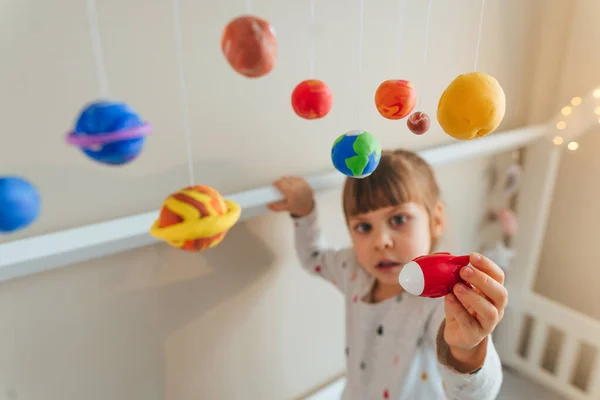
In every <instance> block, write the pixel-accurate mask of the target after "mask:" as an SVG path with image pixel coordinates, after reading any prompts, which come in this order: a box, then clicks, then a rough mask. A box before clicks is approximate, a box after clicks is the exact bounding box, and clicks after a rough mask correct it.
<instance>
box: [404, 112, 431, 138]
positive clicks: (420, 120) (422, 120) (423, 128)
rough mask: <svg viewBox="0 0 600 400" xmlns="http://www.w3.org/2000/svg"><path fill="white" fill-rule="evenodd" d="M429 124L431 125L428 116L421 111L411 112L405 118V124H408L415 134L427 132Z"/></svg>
mask: <svg viewBox="0 0 600 400" xmlns="http://www.w3.org/2000/svg"><path fill="white" fill-rule="evenodd" d="M429 125H431V120H430V119H429V116H428V115H427V114H425V113H423V112H421V111H417V112H416V113H412V114H411V116H410V117H408V119H407V120H406V126H408V129H410V131H411V132H412V133H414V134H415V135H422V134H424V133H425V132H427V131H428V130H429Z"/></svg>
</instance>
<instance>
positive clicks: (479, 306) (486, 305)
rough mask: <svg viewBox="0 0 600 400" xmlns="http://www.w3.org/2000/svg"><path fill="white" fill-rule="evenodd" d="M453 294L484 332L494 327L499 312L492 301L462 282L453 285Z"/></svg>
mask: <svg viewBox="0 0 600 400" xmlns="http://www.w3.org/2000/svg"><path fill="white" fill-rule="evenodd" d="M454 294H456V297H457V298H458V300H459V301H460V302H461V303H462V305H463V306H464V307H465V308H466V309H467V311H468V312H469V314H471V315H472V316H473V318H475V319H476V320H477V321H479V324H480V325H481V327H482V328H483V329H484V330H485V331H486V332H491V331H492V330H493V329H494V327H495V326H496V324H497V323H498V320H499V312H498V309H497V308H496V307H495V306H494V305H493V304H492V303H490V302H489V301H488V300H487V299H486V298H485V297H483V296H482V295H480V294H477V293H476V292H475V291H474V290H473V289H471V288H469V287H467V286H466V285H463V284H462V283H458V284H456V285H454Z"/></svg>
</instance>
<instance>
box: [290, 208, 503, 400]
mask: <svg viewBox="0 0 600 400" xmlns="http://www.w3.org/2000/svg"><path fill="white" fill-rule="evenodd" d="M317 219H318V218H317V211H316V210H315V211H313V212H312V213H311V214H309V215H308V216H305V217H302V218H294V224H295V246H296V251H297V253H298V257H299V259H300V261H301V263H302V265H303V266H304V267H305V268H306V269H307V270H309V271H310V272H311V273H313V274H315V275H317V276H320V277H322V278H324V279H326V280H328V281H330V282H331V283H332V284H333V285H334V286H335V287H337V288H338V289H339V290H340V291H341V292H342V293H343V294H344V296H345V305H346V346H345V352H346V369H347V371H346V387H345V389H344V394H343V397H342V399H343V400H378V399H384V400H385V399H393V400H400V399H401V400H437V399H441V400H443V399H448V400H455V399H456V400H471V399H472V400H488V399H489V400H492V399H495V398H496V396H497V395H498V392H499V390H500V386H501V383H502V368H501V364H500V359H499V357H498V353H497V352H496V349H495V347H494V344H493V342H492V338H491V336H490V337H489V339H488V346H487V355H486V359H485V363H484V365H483V367H482V368H480V369H478V370H475V371H472V372H470V373H466V374H463V373H459V372H458V371H456V370H455V369H454V368H453V367H451V366H449V365H448V364H447V362H446V360H447V355H448V347H447V345H446V344H445V342H444V339H443V334H442V332H443V329H442V328H443V323H444V305H443V299H428V298H421V297H416V296H412V295H410V294H408V293H403V294H401V295H399V296H397V297H396V298H392V299H388V300H386V301H383V302H380V303H370V302H368V296H369V293H370V292H371V290H370V289H371V288H372V285H373V284H374V279H373V278H372V277H371V276H370V275H368V274H367V273H366V272H365V271H364V270H363V269H362V268H361V267H360V265H359V264H358V262H357V261H356V259H355V257H354V252H353V250H352V249H351V248H345V249H333V248H331V247H328V246H327V244H326V243H325V242H324V240H323V237H322V235H321V232H320V229H319V226H318V224H317ZM340 347H342V346H340Z"/></svg>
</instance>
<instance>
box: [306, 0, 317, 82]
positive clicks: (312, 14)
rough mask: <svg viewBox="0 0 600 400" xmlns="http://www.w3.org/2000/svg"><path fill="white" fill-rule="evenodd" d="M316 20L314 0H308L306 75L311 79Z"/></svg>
mask: <svg viewBox="0 0 600 400" xmlns="http://www.w3.org/2000/svg"><path fill="white" fill-rule="evenodd" d="M316 24H317V21H316V14H315V0H310V50H309V54H308V76H309V77H310V78H311V79H314V78H315V58H316V55H315V52H316V39H317V38H316V36H317V32H316V30H317V26H316Z"/></svg>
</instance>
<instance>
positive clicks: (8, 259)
mask: <svg viewBox="0 0 600 400" xmlns="http://www.w3.org/2000/svg"><path fill="white" fill-rule="evenodd" d="M549 132H551V129H549V126H548V125H547V124H542V125H532V126H528V127H524V128H519V129H514V130H511V131H507V132H504V133H496V134H492V135H490V136H488V137H485V138H482V139H477V140H470V141H458V142H454V143H452V144H449V145H444V146H439V147H435V148H432V149H427V150H424V151H420V152H419V154H420V155H421V156H422V157H423V158H425V159H426V160H427V161H428V162H429V163H431V164H432V165H433V166H439V165H441V164H446V163H451V162H456V161H463V160H466V159H469V158H475V157H483V156H487V155H491V154H497V153H502V152H506V151H511V150H514V149H518V148H520V147H522V146H524V145H527V144H529V143H530V142H532V141H534V140H536V139H537V138H539V137H541V136H544V135H545V134H547V133H549ZM344 179H345V176H344V175H342V174H341V173H339V172H337V171H335V170H334V171H333V172H328V173H324V174H320V175H314V176H311V177H308V178H307V180H308V182H309V184H310V185H311V186H312V188H313V189H314V190H315V191H316V192H318V191H322V190H326V189H330V188H335V187H339V186H341V185H342V184H343V182H344ZM224 197H226V198H228V199H231V200H233V201H235V202H237V203H238V204H239V205H240V206H241V207H242V210H243V211H242V216H241V218H240V221H241V220H244V219H248V218H251V217H255V216H257V215H261V214H264V213H266V212H268V209H267V208H266V207H265V206H266V204H267V203H270V202H272V201H276V200H279V199H280V198H281V196H280V195H279V192H277V190H275V189H274V188H273V187H271V186H265V187H261V188H258V189H253V190H248V191H245V192H240V193H235V194H231V195H228V196H224ZM157 216H158V210H157V211H152V212H148V213H143V214H138V215H133V216H130V217H124V218H119V219H114V220H111V221H106V222H101V223H97V224H92V225H87V226H82V227H78V228H72V229H66V230H63V231H59V232H54V233H49V234H45V235H40V236H35V237H31V238H27V239H22V240H16V241H12V242H7V243H3V244H0V281H5V280H8V279H13V278H18V277H22V276H26V275H30V274H34V273H38V272H42V271H46V270H50V269H55V268H60V267H63V266H67V265H69V264H73V263H77V262H81V261H86V260H91V259H94V258H98V257H104V256H108V255H111V254H115V253H119V252H123V251H126V250H131V249H135V248H138V247H143V246H147V245H150V244H154V243H157V242H158V240H157V239H155V238H154V237H152V236H151V235H150V234H149V229H150V226H151V225H152V223H153V222H154V220H155V219H156V218H157ZM226 241H227V238H225V241H224V242H226Z"/></svg>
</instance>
